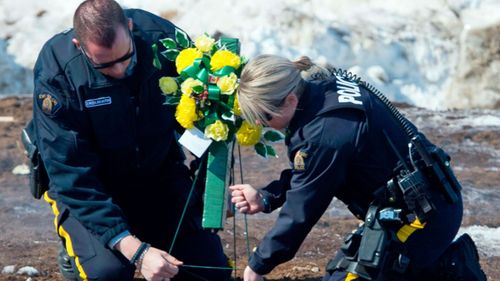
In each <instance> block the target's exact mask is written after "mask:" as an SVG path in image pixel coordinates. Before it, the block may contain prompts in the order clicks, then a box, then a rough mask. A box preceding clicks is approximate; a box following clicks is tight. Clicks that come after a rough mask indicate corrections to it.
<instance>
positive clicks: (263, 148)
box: [254, 142, 267, 158]
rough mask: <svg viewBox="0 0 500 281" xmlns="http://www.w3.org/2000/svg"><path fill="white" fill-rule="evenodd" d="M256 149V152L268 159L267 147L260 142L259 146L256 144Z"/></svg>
mask: <svg viewBox="0 0 500 281" xmlns="http://www.w3.org/2000/svg"><path fill="white" fill-rule="evenodd" d="M254 148H255V151H256V152H257V154H259V155H260V156H262V157H264V158H267V149H266V146H265V145H264V144H263V143H261V142H259V143H258V144H256V145H255V146H254Z"/></svg>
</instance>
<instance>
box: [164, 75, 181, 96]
mask: <svg viewBox="0 0 500 281" xmlns="http://www.w3.org/2000/svg"><path fill="white" fill-rule="evenodd" d="M160 89H161V91H162V92H163V93H164V94H165V95H170V94H173V93H175V92H176V91H177V89H178V87H177V82H175V79H174V78H172V77H168V76H164V77H162V78H160Z"/></svg>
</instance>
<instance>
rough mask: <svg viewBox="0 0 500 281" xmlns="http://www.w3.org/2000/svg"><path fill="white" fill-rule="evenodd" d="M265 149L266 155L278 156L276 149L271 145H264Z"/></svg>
mask: <svg viewBox="0 0 500 281" xmlns="http://www.w3.org/2000/svg"><path fill="white" fill-rule="evenodd" d="M266 150H267V155H269V156H273V157H278V155H277V154H276V150H274V148H273V147H272V146H270V145H266Z"/></svg>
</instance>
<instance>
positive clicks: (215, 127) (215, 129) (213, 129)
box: [205, 120, 229, 141]
mask: <svg viewBox="0 0 500 281" xmlns="http://www.w3.org/2000/svg"><path fill="white" fill-rule="evenodd" d="M228 132H229V128H228V127H227V125H226V124H224V123H222V121H220V120H217V121H215V123H212V124H210V125H208V126H207V127H206V128H205V136H206V137H208V138H212V139H213V140H215V141H225V140H227V134H228Z"/></svg>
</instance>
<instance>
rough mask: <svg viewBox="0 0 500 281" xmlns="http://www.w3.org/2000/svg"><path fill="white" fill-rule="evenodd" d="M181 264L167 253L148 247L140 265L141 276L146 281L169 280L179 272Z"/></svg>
mask: <svg viewBox="0 0 500 281" xmlns="http://www.w3.org/2000/svg"><path fill="white" fill-rule="evenodd" d="M180 265H182V262H181V261H179V260H177V259H176V258H174V257H173V256H171V255H169V254H168V253H167V252H165V251H162V250H160V249H157V248H153V247H150V248H149V249H148V251H147V252H146V254H145V255H144V258H143V260H142V261H141V264H140V271H141V274H142V276H144V278H146V280H148V281H163V280H170V279H171V278H173V277H174V276H175V275H176V274H177V273H178V272H179V266H180Z"/></svg>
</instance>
